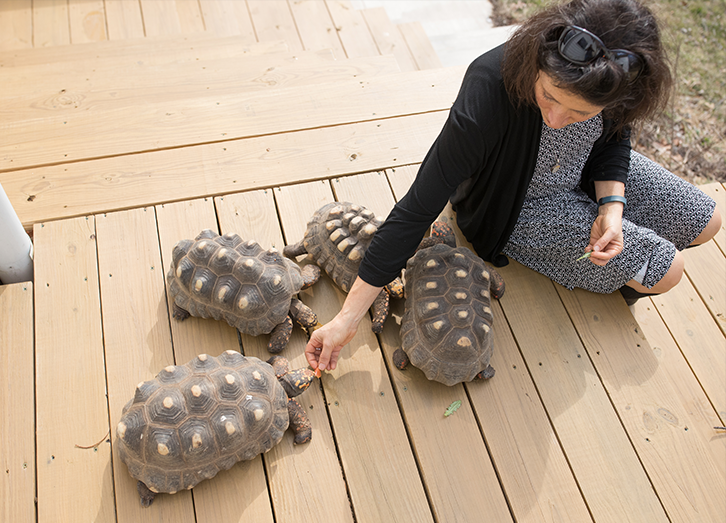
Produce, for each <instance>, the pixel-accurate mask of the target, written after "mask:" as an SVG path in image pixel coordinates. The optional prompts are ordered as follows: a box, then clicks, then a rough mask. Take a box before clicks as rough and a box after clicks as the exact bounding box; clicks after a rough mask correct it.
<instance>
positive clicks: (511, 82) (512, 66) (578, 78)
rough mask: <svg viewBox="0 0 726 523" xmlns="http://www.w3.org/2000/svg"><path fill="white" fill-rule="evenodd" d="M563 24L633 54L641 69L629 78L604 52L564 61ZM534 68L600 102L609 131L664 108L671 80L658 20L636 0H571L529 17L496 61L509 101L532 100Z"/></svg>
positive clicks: (587, 97)
mask: <svg viewBox="0 0 726 523" xmlns="http://www.w3.org/2000/svg"><path fill="white" fill-rule="evenodd" d="M568 25H574V26H578V27H582V28H584V29H587V30H588V31H590V32H592V33H593V34H595V35H597V36H598V37H600V39H601V40H602V41H603V43H604V44H605V46H606V47H607V48H608V49H626V50H628V51H630V52H632V53H635V54H637V55H638V56H639V57H640V58H641V59H642V60H643V62H644V67H643V70H642V72H641V73H640V75H639V76H638V77H637V79H636V80H635V81H633V82H632V83H631V82H630V81H629V79H628V78H627V74H626V73H625V71H623V69H622V68H621V67H620V66H618V65H617V64H616V63H614V62H612V61H611V60H609V59H607V58H604V57H603V58H600V59H598V60H596V61H595V62H593V63H591V64H588V65H585V66H578V65H575V64H572V63H570V62H569V61H568V60H567V59H565V58H564V57H562V56H561V55H560V53H559V51H558V50H557V42H558V39H559V37H560V35H561V34H562V32H563V30H564V28H565V27H566V26H568ZM540 72H544V73H546V74H547V75H548V76H550V77H551V78H552V79H553V81H554V83H555V85H556V86H557V87H558V88H560V89H564V90H566V91H568V92H570V93H572V94H574V95H576V96H579V97H581V98H583V99H584V100H586V101H587V102H589V103H590V104H592V105H596V106H602V107H604V110H603V114H604V115H605V116H606V117H608V118H612V119H613V121H614V122H615V125H614V127H613V128H612V129H611V130H612V132H613V133H620V132H622V131H623V130H624V129H625V128H626V127H630V126H631V125H632V124H633V123H634V122H636V121H641V120H645V119H647V118H649V117H652V116H653V115H655V114H657V113H658V112H659V111H661V110H662V109H664V108H665V106H666V104H667V102H668V98H669V96H670V91H671V86H672V84H673V79H672V77H671V72H670V67H669V62H668V58H667V56H666V53H665V49H663V45H662V43H661V38H660V30H659V29H658V22H657V20H656V18H655V16H654V15H653V13H652V12H651V11H650V9H648V8H647V7H645V6H644V5H642V4H641V3H639V2H637V1H636V0H572V1H570V2H567V3H564V4H556V5H551V6H549V7H547V8H545V9H543V10H542V11H540V12H538V13H536V14H535V15H533V16H532V17H530V18H529V19H528V20H527V21H525V22H524V23H523V24H522V25H521V26H520V27H519V28H518V29H517V30H516V31H515V33H514V34H513V35H512V36H511V38H510V39H509V41H508V42H507V45H506V50H505V54H504V62H503V65H502V76H503V77H504V85H505V87H506V89H507V92H508V93H509V96H510V97H511V98H512V100H513V101H514V102H515V104H522V103H525V104H532V105H536V101H535V93H534V84H535V82H536V81H537V78H538V76H539V73H540Z"/></svg>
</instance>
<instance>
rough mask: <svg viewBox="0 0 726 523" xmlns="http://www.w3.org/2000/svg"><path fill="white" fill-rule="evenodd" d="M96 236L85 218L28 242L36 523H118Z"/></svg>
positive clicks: (41, 231) (45, 229)
mask: <svg viewBox="0 0 726 523" xmlns="http://www.w3.org/2000/svg"><path fill="white" fill-rule="evenodd" d="M95 233H96V231H95V226H94V219H93V217H85V218H74V219H71V220H62V221H58V222H51V223H47V224H40V225H37V226H36V227H35V229H34V234H33V236H34V243H35V257H36V259H35V282H36V286H35V312H36V342H35V343H36V354H35V358H36V371H35V372H36V374H35V384H36V391H35V394H36V401H37V404H38V409H37V413H36V418H37V428H36V430H37V435H36V438H37V452H38V518H39V520H40V521H46V520H49V519H54V518H57V520H59V521H62V520H70V521H78V520H88V521H90V520H93V521H114V518H115V506H114V505H115V503H114V498H113V484H112V471H111V447H110V445H109V443H110V440H109V439H108V437H107V434H108V431H109V424H108V409H107V404H106V398H105V391H106V375H105V366H104V358H103V332H102V329H101V308H100V305H101V304H100V296H99V284H98V269H97V266H96V242H95ZM97 442H100V443H99V444H98V446H97V447H96V448H95V449H80V448H77V447H76V445H80V446H89V445H94V444H95V443H97Z"/></svg>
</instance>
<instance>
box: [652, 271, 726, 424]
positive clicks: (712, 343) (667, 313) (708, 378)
mask: <svg viewBox="0 0 726 523" xmlns="http://www.w3.org/2000/svg"><path fill="white" fill-rule="evenodd" d="M650 299H651V300H652V301H653V303H654V304H655V306H656V309H657V310H658V313H659V314H660V315H661V317H662V318H663V321H665V323H666V324H667V325H668V329H669V330H670V332H671V334H672V336H673V339H675V340H676V343H677V344H678V346H679V347H680V349H681V352H683V355H684V356H685V357H686V359H687V360H688V364H689V365H690V367H691V369H693V372H694V373H695V374H696V377H697V378H698V381H699V382H700V383H701V386H702V387H703V390H704V391H705V392H706V394H707V395H708V397H709V399H710V400H711V403H712V404H713V405H714V407H715V409H716V411H717V412H719V413H726V358H724V350H725V349H726V341H725V340H724V333H723V332H722V331H721V330H720V329H719V326H718V325H717V324H716V322H715V320H714V319H713V317H712V316H711V315H710V314H709V312H708V309H706V305H705V304H704V303H703V301H702V300H701V298H700V296H699V295H698V293H697V292H696V290H695V289H694V287H693V284H691V282H690V281H689V279H688V278H682V279H681V281H680V283H679V284H678V285H676V286H675V287H674V288H673V289H671V290H670V291H668V292H666V293H664V294H659V295H657V296H652V297H651V298H650Z"/></svg>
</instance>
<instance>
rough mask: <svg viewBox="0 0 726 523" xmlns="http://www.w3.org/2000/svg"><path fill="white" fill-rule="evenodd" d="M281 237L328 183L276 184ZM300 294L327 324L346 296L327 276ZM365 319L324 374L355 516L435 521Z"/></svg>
mask: <svg viewBox="0 0 726 523" xmlns="http://www.w3.org/2000/svg"><path fill="white" fill-rule="evenodd" d="M274 194H275V199H276V201H277V207H278V210H279V212H280V219H281V222H282V225H283V230H284V233H285V237H286V239H287V241H288V242H289V243H293V242H296V241H298V240H299V239H300V238H302V237H303V234H304V232H305V226H306V223H307V221H308V219H309V218H310V216H312V215H313V213H314V212H315V210H317V209H318V208H319V207H320V206H321V205H323V204H325V203H327V202H330V201H333V194H332V192H331V190H330V187H329V186H328V184H327V183H325V182H313V183H308V184H300V185H295V186H291V187H282V188H278V189H275V192H274ZM321 280H322V281H319V282H318V283H317V284H316V285H315V286H313V287H312V288H311V289H310V291H309V292H308V293H306V294H305V295H304V296H303V301H305V303H306V304H307V305H308V306H309V307H311V308H312V309H313V310H314V311H315V312H316V314H317V315H318V320H319V321H320V322H321V323H326V322H328V321H330V319H332V317H333V316H334V315H335V314H337V312H338V311H339V310H340V307H341V306H342V303H343V301H344V299H345V294H343V293H342V291H340V290H339V289H338V288H337V287H335V286H334V284H333V283H332V282H331V281H330V280H329V279H328V278H327V276H326V277H324V278H321ZM370 325H371V324H370V319H369V318H364V319H363V321H362V322H361V324H360V327H359V329H358V333H357V334H356V335H355V336H354V337H353V339H352V340H351V342H350V343H349V344H348V345H347V346H346V347H345V348H343V352H342V356H341V359H339V360H338V366H337V368H336V369H335V371H332V372H325V373H324V375H323V377H322V383H323V388H324V390H325V398H326V400H327V402H328V408H329V414H330V418H331V420H332V424H333V429H334V431H335V434H336V440H337V444H338V449H339V452H340V459H341V462H342V465H343V469H344V471H345V477H346V479H347V481H348V489H349V492H350V497H351V502H352V504H353V510H354V511H355V518H356V521H358V522H361V523H362V522H380V521H391V522H394V521H400V522H408V521H417V522H418V521H420V522H425V521H433V518H432V515H431V511H430V508H429V504H428V501H427V499H426V495H425V491H424V487H423V484H422V482H421V479H420V477H419V476H418V470H417V468H416V463H415V460H414V457H413V453H412V450H411V447H410V446H409V443H408V438H407V435H406V430H405V427H404V424H403V421H402V419H401V413H400V412H399V410H398V404H397V402H396V398H395V394H394V392H393V387H392V384H391V381H390V379H389V377H388V373H387V371H386V367H385V363H384V361H383V357H382V355H381V351H380V347H379V345H378V341H377V339H376V337H375V335H374V334H373V333H372V332H371V330H370V328H371V327H370Z"/></svg>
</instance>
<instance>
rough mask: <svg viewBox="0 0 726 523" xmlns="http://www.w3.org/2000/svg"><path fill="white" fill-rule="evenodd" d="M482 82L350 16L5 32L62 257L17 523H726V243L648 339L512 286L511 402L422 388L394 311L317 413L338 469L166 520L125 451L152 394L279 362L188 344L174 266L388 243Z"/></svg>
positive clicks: (38, 278)
mask: <svg viewBox="0 0 726 523" xmlns="http://www.w3.org/2000/svg"><path fill="white" fill-rule="evenodd" d="M463 72H464V69H463V68H462V67H454V68H442V67H441V64H440V62H439V61H438V58H437V56H436V55H435V53H434V52H433V50H432V48H431V46H430V45H429V43H428V40H427V39H426V37H425V34H424V33H423V31H422V30H421V26H420V24H416V23H411V24H403V25H399V26H396V25H393V24H391V23H390V20H388V19H387V16H386V12H385V10H384V9H382V8H375V9H367V10H354V9H352V8H351V5H350V3H349V2H347V1H337V0H326V1H324V2H323V1H315V0H308V1H299V0H290V1H284V0H283V1H276V0H246V1H242V0H199V1H185V0H176V1H175V0H140V1H138V2H136V1H125V0H105V1H102V0H87V1H83V0H33V1H31V0H11V1H3V2H2V3H0V85H2V91H1V92H0V96H2V97H3V103H2V104H1V105H0V112H1V113H2V114H1V115H0V184H2V186H3V187H4V189H5V191H6V192H7V194H8V196H9V197H10V199H11V201H12V203H13V205H14V207H15V208H16V210H17V212H18V214H19V216H20V218H21V220H22V222H23V223H24V225H25V226H26V227H28V228H29V229H30V228H32V230H33V236H34V245H35V281H34V283H20V284H13V285H6V286H0V310H2V311H3V312H4V314H3V316H2V317H1V318H0V380H1V381H2V382H3V383H4V385H5V386H4V387H3V392H2V393H0V420H1V422H0V423H1V425H0V462H1V464H2V469H1V470H2V472H3V473H2V475H1V476H0V478H1V479H0V521H2V522H8V523H11V522H12V523H15V522H34V521H37V522H42V523H45V522H49V521H58V522H71V521H72V522H76V521H79V522H80V521H94V522H111V521H117V522H119V523H129V522H134V523H135V522H141V521H159V522H161V521H163V522H169V523H171V522H175V523H176V522H199V523H201V522H207V521H208V522H220V521H225V522H233V521H234V522H237V521H239V522H276V523H283V522H285V523H286V522H290V523H293V522H295V523H300V522H304V521H310V522H312V521H320V520H324V521H331V522H335V523H338V522H350V523H353V522H356V523H368V522H370V523H388V522H416V523H419V522H437V523H448V522H466V523H469V522H474V521H492V522H496V523H499V522H516V523H523V522H540V521H542V522H552V523H555V522H558V523H559V522H572V523H583V522H593V523H609V522H612V523H623V522H633V523H650V522H663V523H676V522H682V523H694V522H699V523H706V522H712V523H723V522H724V521H726V432H724V431H719V430H715V429H714V427H716V426H724V425H726V337H725V336H726V334H725V333H726V317H725V316H724V314H726V259H725V258H724V252H726V232H724V231H723V230H722V231H721V232H720V233H719V235H718V237H717V238H716V240H715V241H712V242H710V243H709V244H708V245H705V246H703V247H700V248H698V249H689V250H687V251H685V252H684V255H685V256H686V258H687V267H686V273H687V277H685V278H684V279H683V281H682V282H681V283H680V284H679V286H678V287H677V288H676V289H674V290H673V291H671V292H669V293H667V294H665V295H662V296H658V297H655V298H653V299H646V300H641V301H640V302H638V304H636V306H635V307H633V308H632V311H631V309H629V308H628V307H627V306H626V305H625V303H624V301H623V300H622V298H621V297H620V296H619V295H617V294H614V295H596V294H592V293H588V292H583V291H575V292H570V291H567V290H565V289H564V288H562V287H560V286H558V285H556V284H553V283H552V282H551V281H550V280H548V279H546V278H544V277H542V276H540V275H538V274H536V273H534V272H532V271H530V270H528V269H526V268H524V267H522V266H521V265H518V264H516V263H511V264H510V265H509V266H507V267H505V268H503V270H502V274H503V276H504V278H505V280H506V284H507V291H506V294H505V296H504V297H503V298H502V300H501V301H500V302H497V303H495V304H494V313H495V324H494V325H495V326H494V331H493V332H494V336H495V339H494V356H493V359H492V365H493V366H494V368H495V369H496V376H495V377H494V378H493V379H491V380H490V381H488V382H484V383H472V384H464V385H457V386H455V387H445V386H442V385H439V384H436V383H432V382H428V381H427V380H426V379H425V378H424V377H423V374H422V373H421V372H419V371H418V370H416V369H412V370H409V371H406V372H405V373H402V372H399V371H398V370H396V369H395V368H393V366H392V365H391V355H392V353H393V351H394V350H395V348H396V347H397V345H398V343H399V338H398V327H397V322H396V320H397V319H400V315H401V312H402V303H395V304H394V315H393V317H392V318H390V319H389V321H388V323H387V325H386V327H385V329H384V331H383V333H382V334H381V335H380V336H376V335H374V334H373V333H371V331H370V329H369V324H368V323H367V322H364V324H363V325H362V327H361V328H360V330H359V332H358V334H357V336H356V337H355V339H354V340H353V341H352V342H351V343H350V344H349V346H347V347H346V348H345V349H344V351H343V353H342V359H341V361H340V362H339V365H338V368H337V369H336V371H334V372H330V373H325V374H324V376H323V377H322V379H321V380H320V381H319V386H314V387H311V388H310V389H309V390H308V391H306V392H305V394H304V395H303V396H301V397H300V399H301V402H302V403H303V405H304V406H305V407H306V409H307V411H308V414H309V415H310V417H311V420H312V425H313V430H314V436H313V439H312V441H311V442H310V443H309V444H307V445H303V446H299V447H294V446H293V444H292V438H291V437H290V435H289V434H288V435H286V437H285V438H284V439H283V441H282V443H280V444H279V445H278V446H277V447H275V448H273V449H272V450H271V451H270V452H269V453H267V454H265V455H264V456H260V457H257V458H256V459H254V460H252V461H250V462H243V463H240V464H238V465H236V466H235V467H233V468H232V469H231V470H229V471H227V472H224V473H221V474H219V475H218V476H217V477H215V478H214V479H212V480H210V481H206V482H203V483H201V484H200V485H199V486H198V487H196V488H195V489H194V490H193V491H191V492H182V493H179V494H175V495H173V496H169V495H165V496H160V497H159V498H158V499H157V500H156V501H155V502H154V504H153V505H152V507H151V508H148V509H144V508H142V507H141V506H140V504H139V502H138V496H137V494H136V488H135V481H134V480H132V478H131V477H130V476H129V475H128V472H127V470H126V467H125V465H123V464H122V463H120V461H119V458H118V453H117V451H116V449H115V445H114V443H115V437H116V436H115V430H114V429H115V426H116V424H117V422H118V420H119V418H120V415H121V408H122V406H123V405H124V404H125V403H126V402H127V401H128V399H130V397H131V396H132V394H133V390H134V387H135V386H136V384H137V383H138V382H140V381H142V380H145V379H149V378H151V377H153V376H154V375H155V374H156V373H157V372H158V371H159V370H161V369H162V368H163V367H165V366H166V365H168V364H171V363H179V364H183V363H185V362H186V361H188V360H190V359H191V358H193V357H194V356H196V355H197V354H200V353H208V354H213V355H216V354H219V353H221V352H222V351H224V350H228V349H232V350H242V351H243V353H244V354H246V355H253V356H257V357H260V358H264V359H266V357H267V354H266V349H265V347H266V343H267V339H266V337H265V336H261V337H258V338H252V337H248V336H244V335H242V336H238V333H237V332H236V331H235V330H234V329H232V328H231V327H229V326H227V325H226V324H224V323H220V322H215V321H212V320H198V319H195V318H192V319H189V320H188V321H185V322H183V323H179V322H176V321H174V320H172V319H170V314H169V307H168V298H167V295H166V287H165V278H164V275H165V272H166V269H167V268H168V267H169V264H170V261H169V257H170V255H171V249H172V246H173V245H174V243H175V242H176V241H178V240H179V239H183V238H189V237H194V236H195V235H196V234H198V233H199V231H200V230H202V229H204V228H212V229H217V230H219V231H220V232H222V233H224V232H228V231H233V232H237V233H239V234H240V235H242V236H243V237H244V238H251V239H255V240H257V241H258V242H260V243H261V244H262V245H264V246H269V247H276V248H278V249H280V248H281V247H282V246H283V245H284V244H286V243H289V242H294V241H297V240H298V239H299V238H301V237H302V234H303V232H304V229H305V224H306V221H307V219H308V218H309V217H310V215H311V214H312V213H313V211H314V210H315V209H317V208H318V207H319V206H321V205H322V204H323V203H325V202H329V201H332V200H341V201H342V200H349V201H354V202H358V203H360V204H363V205H365V206H368V207H369V208H371V209H373V210H374V211H375V212H377V213H379V214H382V215H385V214H387V212H388V211H389V209H390V208H391V207H392V206H393V204H394V203H395V201H396V199H398V198H400V197H402V195H403V194H404V193H405V192H406V190H407V187H408V186H409V185H410V183H411V182H412V180H413V178H414V176H415V173H416V168H417V164H418V163H419V162H420V161H421V160H422V159H423V156H424V155H425V153H426V151H427V150H428V147H429V146H430V145H431V143H432V141H433V140H434V138H435V137H436V135H437V134H438V132H439V129H440V127H441V125H442V124H443V122H444V120H445V118H446V114H447V110H448V108H449V107H450V105H451V102H452V101H453V100H454V98H455V96H456V93H457V90H458V86H459V82H460V80H461V77H462V75H463ZM704 189H705V190H706V191H708V192H709V194H711V195H712V196H713V197H715V198H716V199H717V201H718V202H719V205H720V207H721V209H722V212H723V210H724V209H726V190H725V189H724V187H723V186H721V185H718V184H712V185H708V186H704ZM444 215H445V216H446V217H448V218H450V216H449V215H448V213H447V212H445V213H444ZM344 298H345V296H344V295H343V294H342V293H341V292H340V291H339V290H338V289H337V288H336V287H335V286H334V285H333V284H332V282H331V281H330V280H328V279H327V278H325V277H324V278H323V279H322V281H320V282H319V283H317V284H316V285H315V286H314V287H312V288H311V289H310V290H308V291H304V292H303V293H302V299H303V301H305V302H306V303H307V304H308V305H310V306H311V307H312V308H313V309H314V310H315V311H316V312H317V314H318V316H319V317H320V319H321V321H323V322H325V321H328V320H329V319H330V318H332V317H333V315H334V314H335V313H336V312H337V310H338V309H339V307H340V305H341V304H342V302H343V300H344ZM305 341H306V340H305V336H304V335H303V333H301V332H300V331H296V332H295V334H294V335H293V338H292V340H291V343H290V345H289V346H288V348H286V349H285V352H284V353H283V354H284V355H285V356H287V357H288V358H290V359H291V360H292V362H293V364H294V365H297V366H302V365H305V364H306V362H305V358H304V355H303V347H304V345H305ZM316 383H317V382H316ZM455 400H461V401H462V402H463V404H462V407H461V408H460V409H459V410H458V411H457V412H456V413H455V414H454V415H452V416H449V417H444V415H443V413H444V410H445V409H446V407H447V406H448V405H449V404H450V403H451V402H453V401H455Z"/></svg>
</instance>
